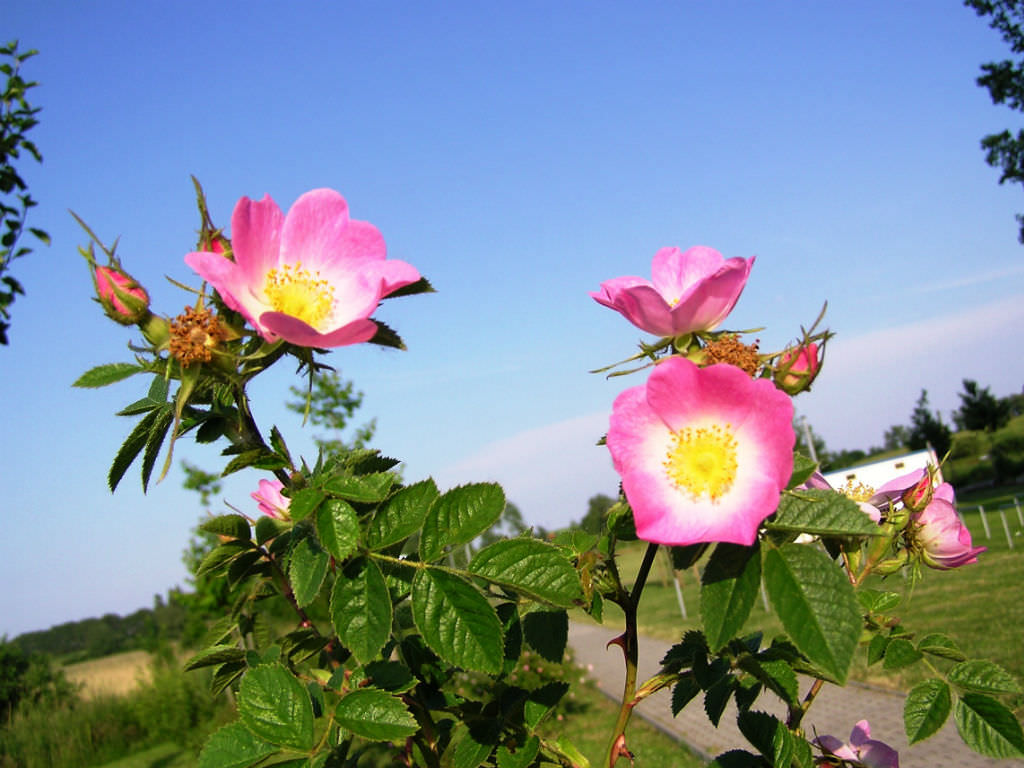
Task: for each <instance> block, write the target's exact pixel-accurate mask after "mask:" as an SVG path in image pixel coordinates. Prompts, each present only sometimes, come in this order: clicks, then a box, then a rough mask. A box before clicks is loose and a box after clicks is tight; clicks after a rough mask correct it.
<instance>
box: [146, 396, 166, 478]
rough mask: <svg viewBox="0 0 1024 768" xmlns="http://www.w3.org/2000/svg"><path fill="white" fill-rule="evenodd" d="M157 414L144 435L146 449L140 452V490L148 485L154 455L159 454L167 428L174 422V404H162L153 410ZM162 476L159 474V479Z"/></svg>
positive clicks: (153, 463) (154, 461)
mask: <svg viewBox="0 0 1024 768" xmlns="http://www.w3.org/2000/svg"><path fill="white" fill-rule="evenodd" d="M153 413H155V414H157V417H156V419H155V420H154V421H153V426H151V427H150V428H149V435H148V436H147V437H146V450H145V452H144V453H143V454H142V490H143V491H146V489H147V488H148V487H149V478H150V476H151V475H152V474H153V467H154V465H155V464H156V457H157V456H159V455H160V447H161V446H162V445H163V444H164V440H165V439H166V437H167V430H168V429H170V428H171V425H172V424H173V423H174V406H173V405H172V404H171V403H166V404H165V405H162V406H161V407H160V408H158V409H157V410H155V411H153ZM162 478H163V476H162V475H161V479H162Z"/></svg>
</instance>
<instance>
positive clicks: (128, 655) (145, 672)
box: [64, 651, 150, 698]
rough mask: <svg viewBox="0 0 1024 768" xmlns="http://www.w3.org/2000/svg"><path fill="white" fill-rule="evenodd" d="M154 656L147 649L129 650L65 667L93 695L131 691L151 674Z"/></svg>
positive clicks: (90, 695)
mask: <svg viewBox="0 0 1024 768" xmlns="http://www.w3.org/2000/svg"><path fill="white" fill-rule="evenodd" d="M149 665H150V658H149V653H147V652H146V651H125V652H124V653H117V654H114V655H113V656H105V657H104V658H102V659H90V660H89V661H81V662H79V663H77V664H70V665H68V666H66V667H64V673H65V674H66V675H67V677H68V680H70V681H71V682H73V683H81V684H82V686H83V689H82V692H83V694H84V695H85V696H86V697H87V698H89V697H93V696H100V695H103V694H122V693H127V692H128V691H130V690H132V689H133V688H135V686H137V685H138V684H139V681H140V680H145V679H147V678H148V676H149Z"/></svg>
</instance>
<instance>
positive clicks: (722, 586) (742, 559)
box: [700, 544, 761, 651]
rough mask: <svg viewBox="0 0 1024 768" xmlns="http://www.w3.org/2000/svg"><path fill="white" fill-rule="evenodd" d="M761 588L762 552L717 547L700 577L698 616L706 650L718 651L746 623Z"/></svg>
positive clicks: (726, 545) (750, 549) (724, 546)
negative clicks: (701, 621)
mask: <svg viewBox="0 0 1024 768" xmlns="http://www.w3.org/2000/svg"><path fill="white" fill-rule="evenodd" d="M760 586H761V551H760V549H759V548H758V546H757V545H756V544H755V545H754V546H752V547H744V546H741V545H739V544H719V545H718V546H717V547H715V551H714V552H713V553H712V554H711V558H710V559H709V560H708V563H707V566H706V567H705V568H704V575H703V576H702V577H701V590H700V613H701V619H702V620H703V622H704V635H705V636H706V637H707V642H708V647H709V648H710V649H711V650H712V651H717V650H718V649H719V648H722V647H724V646H725V645H726V643H728V642H729V640H731V639H732V638H733V637H734V636H735V635H736V633H737V632H739V631H740V628H741V627H742V626H743V624H744V623H745V622H746V620H747V617H748V616H749V615H750V609H751V608H752V607H753V605H754V600H755V599H756V598H757V593H758V588H759V587H760Z"/></svg>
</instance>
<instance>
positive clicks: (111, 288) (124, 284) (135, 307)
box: [93, 267, 149, 325]
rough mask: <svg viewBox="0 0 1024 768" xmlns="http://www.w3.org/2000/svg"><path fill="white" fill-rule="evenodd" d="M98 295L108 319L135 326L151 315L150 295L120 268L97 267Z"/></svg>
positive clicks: (95, 274) (95, 273)
mask: <svg viewBox="0 0 1024 768" xmlns="http://www.w3.org/2000/svg"><path fill="white" fill-rule="evenodd" d="M93 277H94V279H95V281H96V295H97V297H98V298H99V302H100V304H101V305H102V306H103V310H104V311H105V312H106V313H107V317H109V318H110V319H111V320H116V321H117V322H119V323H121V324H122V325H134V324H135V323H137V322H139V321H140V320H142V319H143V318H145V317H146V315H148V314H149V294H148V293H146V289H145V288H143V287H142V286H141V285H139V284H138V283H137V282H136V281H135V278H133V277H132V276H131V275H129V274H128V273H127V272H125V271H124V270H123V269H120V268H119V267H96V270H95V272H94V274H93Z"/></svg>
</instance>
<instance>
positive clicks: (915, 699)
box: [903, 680, 952, 744]
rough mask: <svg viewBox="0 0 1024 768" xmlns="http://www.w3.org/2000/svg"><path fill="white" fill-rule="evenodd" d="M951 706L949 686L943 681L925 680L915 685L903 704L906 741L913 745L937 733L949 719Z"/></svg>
mask: <svg viewBox="0 0 1024 768" xmlns="http://www.w3.org/2000/svg"><path fill="white" fill-rule="evenodd" d="M951 706H952V698H951V696H950V692H949V685H947V684H946V682H945V681H944V680H925V681H924V682H923V683H918V684H917V685H915V686H914V687H913V689H911V691H910V693H909V694H907V700H906V701H905V702H904V703H903V728H904V730H906V732H907V740H908V741H909V742H910V743H911V744H915V743H917V742H919V741H921V740H922V739H927V738H928V737H929V736H931V735H932V734H933V733H935V732H936V731H938V730H939V728H941V727H942V724H943V723H945V722H946V718H947V717H949V710H950V707H951Z"/></svg>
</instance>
